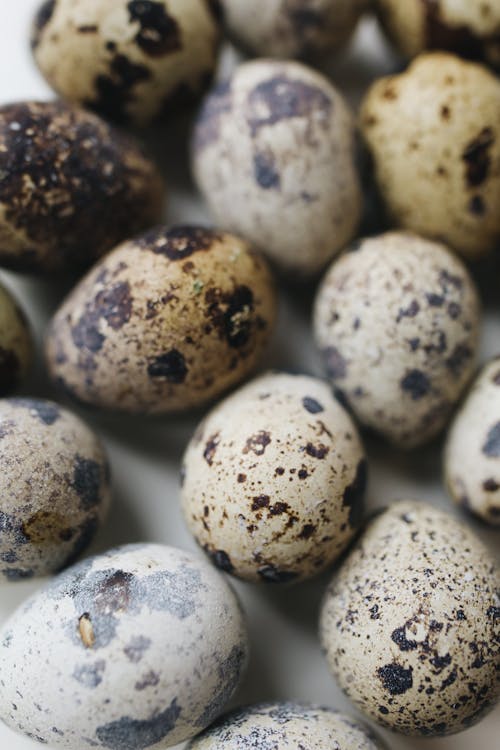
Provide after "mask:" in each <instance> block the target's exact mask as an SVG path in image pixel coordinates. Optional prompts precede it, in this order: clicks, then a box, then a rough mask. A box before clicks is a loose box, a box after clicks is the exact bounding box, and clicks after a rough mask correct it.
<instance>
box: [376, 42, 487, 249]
mask: <svg viewBox="0 0 500 750" xmlns="http://www.w3.org/2000/svg"><path fill="white" fill-rule="evenodd" d="M499 123H500V81H499V80H498V79H497V78H496V77H495V76H494V75H493V74H492V73H490V72H489V71H488V70H487V69H486V68H484V67H482V66H481V65H477V64H476V63H469V62H465V61H464V60H461V59H459V58H458V57H454V56H453V55H449V54H446V53H440V52H435V53H430V54H426V55H421V56H420V57H419V58H417V59H416V60H415V61H414V62H413V63H412V65H411V66H410V67H409V68H408V70H407V71H406V72H405V73H402V74H401V75H396V76H390V77H388V78H382V79H380V80H379V81H377V82H376V83H375V84H374V85H373V86H372V88H371V89H370V90H369V91H368V94H367V95H366V98H365V100H364V102H363V105H362V109H361V127H362V130H363V135H364V138H365V140H366V143H367V145H368V148H369V151H370V153H371V156H372V157H373V161H374V171H375V179H376V183H377V185H378V188H379V191H380V194H381V198H382V200H383V203H384V205H385V208H386V211H387V214H388V218H389V220H390V221H391V222H392V224H394V225H396V226H399V227H402V228H404V229H411V230H413V231H416V232H418V233H420V234H422V235H425V236H428V237H430V238H433V239H437V240H439V241H443V242H446V243H447V244H449V245H451V247H453V248H454V249H455V250H457V251H458V252H459V253H461V254H462V255H464V256H465V257H467V258H470V259H474V258H477V257H479V256H481V255H484V254H486V253H488V252H490V251H492V250H493V249H494V248H495V247H496V246H497V245H498V243H499V241H500V213H499V211H498V210H497V209H498V205H499V204H500V125H499Z"/></svg>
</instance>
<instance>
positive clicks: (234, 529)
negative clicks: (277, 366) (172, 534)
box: [182, 373, 367, 583]
mask: <svg viewBox="0 0 500 750" xmlns="http://www.w3.org/2000/svg"><path fill="white" fill-rule="evenodd" d="M366 475H367V465H366V460H365V455H364V451H363V447H362V445H361V442H360V439H359V437H358V434H357V431H356V428H355V426H354V424H353V423H352V421H351V419H350V417H349V415H348V414H347V413H346V412H345V411H344V409H343V408H342V407H341V406H340V404H339V403H338V402H337V401H336V400H335V399H334V397H333V395H332V393H331V391H330V389H329V387H328V385H327V384H326V383H325V382H323V381H321V380H319V379H317V378H312V377H307V376H299V375H288V374H285V373H268V374H266V375H263V376H261V377H259V378H257V379H256V380H254V381H252V382H251V383H249V384H248V385H246V386H245V387H243V388H241V389H240V390H239V391H237V392H236V393H234V394H233V395H231V396H229V397H228V398H227V399H225V400H224V401H223V402H222V403H220V404H219V405H218V406H216V407H215V408H214V409H213V411H212V412H211V413H210V414H209V415H208V416H207V417H206V419H205V420H204V421H203V422H202V423H201V425H200V426H199V428H198V430H197V431H196V433H195V434H194V436H193V438H192V440H191V442H190V443H189V445H188V448H187V450H186V453H185V456H184V464H183V469H182V483H183V484H182V509H183V513H184V517H185V520H186V523H187V526H188V528H189V530H190V531H191V533H192V534H193V536H194V537H195V539H196V541H197V542H198V544H199V545H200V546H201V547H203V549H204V550H205V551H206V553H207V554H208V555H209V556H210V558H211V559H212V561H213V562H214V564H215V565H216V566H217V567H219V568H221V569H222V570H224V571H225V572H227V573H232V574H233V575H235V576H237V577H239V578H243V579H245V580H247V581H254V582H261V583H287V582H297V581H301V580H305V579H307V578H311V577H312V576H314V575H316V574H317V573H320V572H321V571H323V570H325V568H327V567H329V566H330V565H331V564H332V563H333V562H334V561H335V560H336V559H337V558H338V557H339V555H340V554H341V553H342V552H343V550H344V549H345V548H346V547H347V545H348V543H349V541H350V540H351V539H352V538H353V536H354V534H355V533H356V531H357V529H358V527H359V524H360V522H361V518H362V516H363V501H364V492H365V485H366Z"/></svg>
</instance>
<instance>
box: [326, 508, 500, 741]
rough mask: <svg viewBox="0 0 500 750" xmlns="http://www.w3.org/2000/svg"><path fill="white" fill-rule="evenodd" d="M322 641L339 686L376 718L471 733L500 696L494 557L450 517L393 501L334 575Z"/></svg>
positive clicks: (401, 728) (416, 728) (428, 730)
mask: <svg viewBox="0 0 500 750" xmlns="http://www.w3.org/2000/svg"><path fill="white" fill-rule="evenodd" d="M321 639H322V644H323V648H324V650H325V652H326V656H327V659H328V663H329V666H330V668H331V670H332V672H333V674H334V675H335V677H336V678H337V681H338V683H339V685H340V687H341V688H342V689H343V690H344V691H345V693H346V694H347V695H348V696H349V697H350V698H351V700H352V701H353V702H354V703H355V704H356V706H357V707H358V708H359V709H361V710H362V711H364V712H365V713H366V714H368V715H369V716H370V717H371V718H372V719H373V720H375V721H377V722H379V723H380V724H382V725H383V726H386V727H388V728H389V729H392V730H394V731H398V732H402V733H404V734H410V735H423V736H441V735H446V734H453V733H455V732H460V731H462V730H464V729H467V728H468V727H470V726H472V725H473V724H475V723H476V722H478V721H479V720H480V719H481V717H482V716H483V715H484V714H485V713H486V712H487V711H488V710H489V709H490V708H493V706H494V705H495V703H496V702H497V700H498V697H499V682H498V669H499V666H500V575H499V571H498V568H497V567H496V566H495V560H494V558H493V557H492V555H491V553H490V552H489V550H488V549H487V548H486V547H485V546H484V545H483V544H482V542H481V541H480V540H479V539H477V538H476V537H475V536H474V534H473V533H472V532H471V531H470V530H469V529H468V528H466V527H465V526H463V525H462V524H460V523H458V522H457V521H455V520H454V519H453V518H451V517H450V516H448V515H447V514H445V513H442V512H441V511H439V510H437V509H435V508H433V507H432V506H430V505H427V504H425V503H419V502H414V501H407V502H399V503H396V504H394V505H393V506H392V507H390V508H389V509H388V510H385V511H384V512H382V514H381V515H379V516H378V517H376V518H375V520H373V521H372V522H371V523H370V525H369V526H368V528H367V530H366V531H365V533H364V535H363V536H362V537H361V539H360V540H359V542H358V543H357V545H356V547H355V548H354V549H353V550H352V551H351V552H350V554H349V556H348V557H347V558H346V559H345V561H344V563H343V565H342V567H341V568H340V570H339V572H338V574H337V575H336V577H334V579H333V581H332V583H331V585H330V587H329V589H328V591H327V594H326V597H325V599H324V602H323V607H322V613H321Z"/></svg>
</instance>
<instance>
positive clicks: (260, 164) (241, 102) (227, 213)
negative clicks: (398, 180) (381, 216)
mask: <svg viewBox="0 0 500 750" xmlns="http://www.w3.org/2000/svg"><path fill="white" fill-rule="evenodd" d="M192 150H193V168H194V174H195V178H196V181H197V183H198V186H199V188H200V190H201V192H202V194H203V196H204V197H205V199H206V200H207V202H208V204H209V206H210V209H211V211H212V213H213V215H214V216H215V217H216V219H217V221H218V223H219V224H220V225H221V226H224V227H226V228H228V229H230V230H231V231H234V232H237V233H238V234H240V235H241V236H242V237H245V238H246V239H248V240H250V241H252V242H254V243H255V244H256V245H257V246H258V247H260V248H262V250H263V252H265V253H266V254H267V255H268V256H269V257H270V258H271V259H272V260H273V261H274V262H275V263H276V264H278V265H279V266H280V267H281V268H283V269H285V270H286V271H288V272H290V273H293V274H295V275H296V276H297V275H298V277H299V278H300V277H302V276H304V275H311V274H315V273H317V272H318V271H319V270H320V269H321V268H322V267H324V266H325V264H326V263H327V262H328V261H329V260H330V259H331V258H333V256H334V255H335V254H336V253H337V252H338V251H339V250H340V249H341V248H342V247H343V246H344V245H345V244H346V243H347V242H349V241H350V240H351V239H352V238H353V237H354V235H355V233H356V229H357V226H358V223H359V219H360V214H361V209H362V200H363V199H362V194H361V189H360V184H359V178H358V174H357V170H356V166H355V160H354V121H353V117H352V115H351V112H350V110H349V107H348V105H347V103H346V102H345V100H344V98H343V96H342V95H341V94H340V92H338V91H337V90H336V89H335V88H334V87H333V86H332V85H331V83H330V82H329V81H328V80H327V79H326V78H325V77H324V76H322V75H320V74H319V73H317V72H315V71H314V70H312V69H310V68H307V67H306V66H304V65H301V64H299V63H295V62H290V61H284V62H278V61H273V60H256V61H253V62H249V63H245V64H243V65H240V66H239V67H238V68H236V71H235V72H234V73H233V75H232V77H231V78H230V79H229V80H228V81H226V82H225V83H222V84H219V85H218V86H217V87H216V88H215V89H213V90H212V92H211V93H210V94H209V95H208V96H207V98H206V99H205V102H204V104H203V106H202V109H201V111H200V114H199V116H198V120H197V123H196V126H195V130H194V138H193V147H192Z"/></svg>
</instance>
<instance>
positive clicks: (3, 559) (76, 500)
mask: <svg viewBox="0 0 500 750" xmlns="http://www.w3.org/2000/svg"><path fill="white" fill-rule="evenodd" d="M109 503H110V486H109V466H108V462H107V458H106V454H105V452H104V448H103V446H102V445H101V443H100V441H99V440H98V438H97V436H96V435H95V434H94V433H93V432H92V430H90V429H89V427H87V425H86V424H85V423H84V422H82V421H81V420H80V419H78V417H76V416H75V415H74V414H72V413H71V412H70V411H67V410H66V409H63V408H62V407H60V406H59V405H58V404H55V403H53V402H51V401H42V400H39V399H31V398H10V399H1V400H0V583H1V582H2V581H18V580H21V579H25V578H31V577H33V576H44V575H48V574H49V573H54V572H56V571H58V570H60V569H61V568H64V567H65V566H66V565H69V564H70V563H71V562H73V561H74V560H75V559H76V558H77V557H78V556H79V555H80V553H81V552H83V550H84V549H85V548H86V547H87V546H88V545H89V543H90V542H91V540H92V538H93V536H94V534H95V533H96V531H97V530H98V528H99V526H100V525H101V524H102V522H103V521H104V519H105V517H106V515H107V512H108V508H109Z"/></svg>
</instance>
